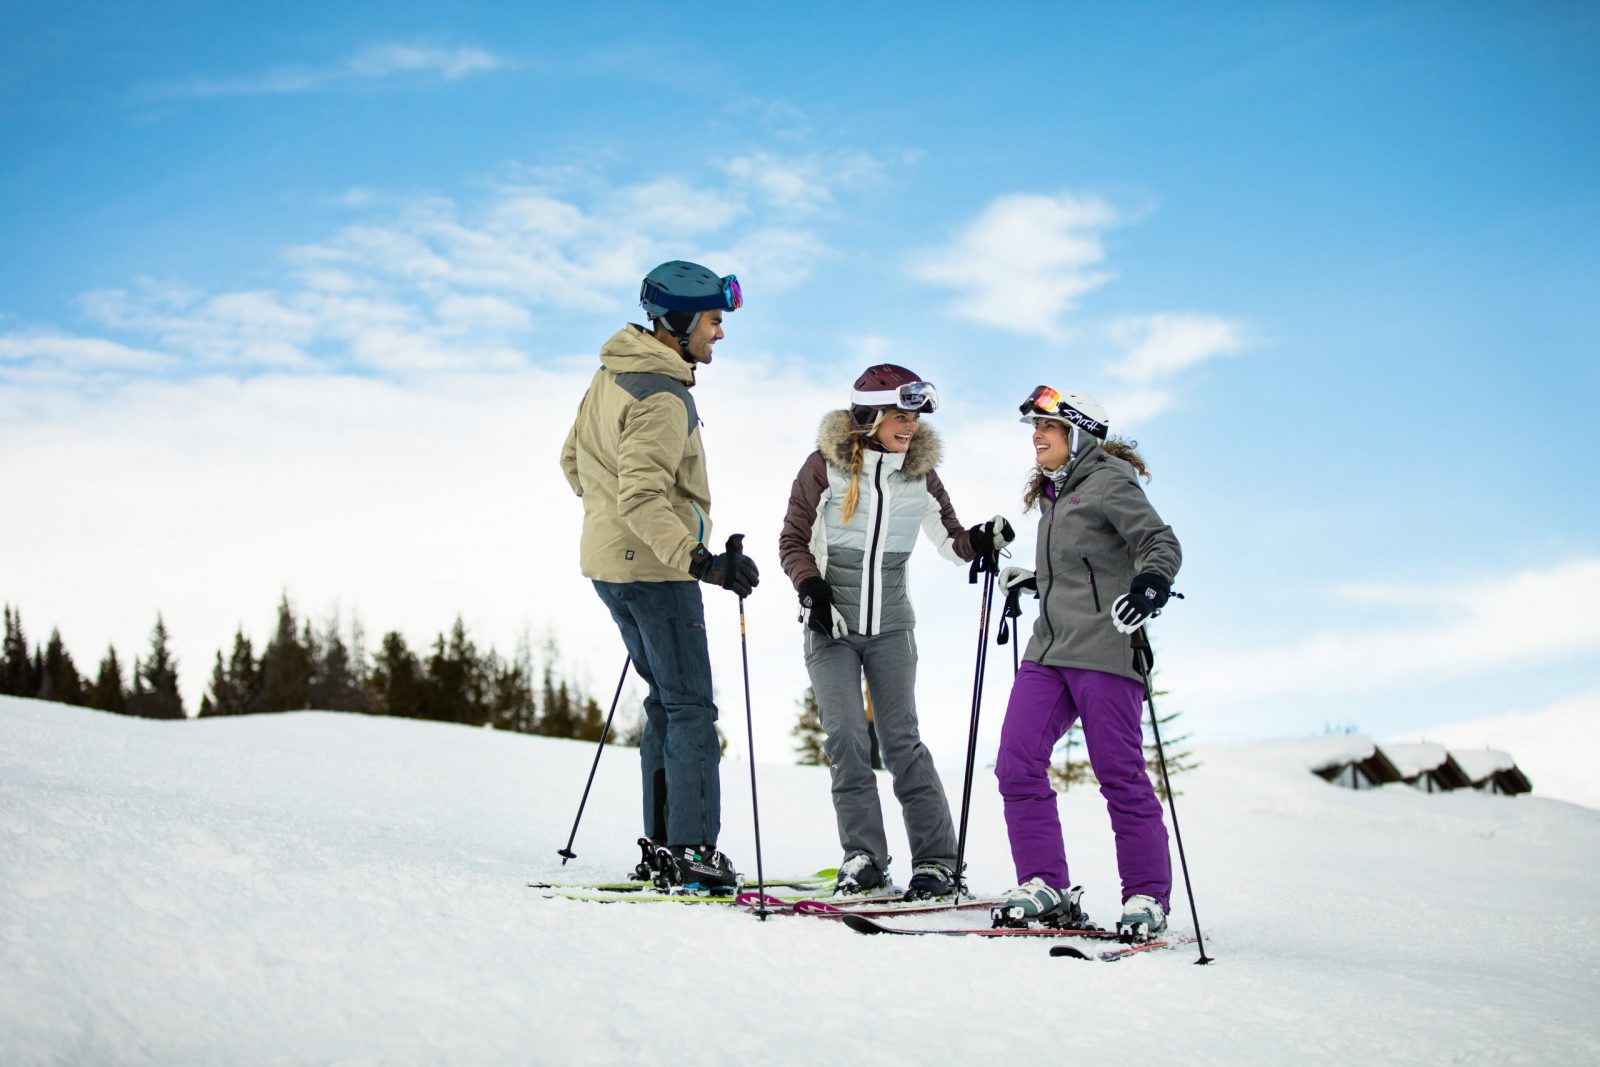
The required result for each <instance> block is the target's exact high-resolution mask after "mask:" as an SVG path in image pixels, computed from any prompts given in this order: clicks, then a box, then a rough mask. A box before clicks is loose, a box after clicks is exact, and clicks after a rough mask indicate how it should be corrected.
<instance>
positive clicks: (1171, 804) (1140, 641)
mask: <svg viewBox="0 0 1600 1067" xmlns="http://www.w3.org/2000/svg"><path fill="white" fill-rule="evenodd" d="M1155 662H1156V659H1155V653H1154V652H1153V651H1151V649H1150V638H1149V637H1148V636H1147V635H1146V634H1145V632H1144V627H1142V626H1141V627H1140V628H1139V629H1137V630H1135V631H1133V665H1134V667H1135V668H1137V669H1138V671H1139V674H1140V676H1141V677H1143V678H1144V698H1145V700H1146V701H1148V702H1149V704H1150V731H1151V733H1153V734H1154V735H1155V739H1156V757H1157V759H1158V760H1159V762H1160V764H1161V787H1162V788H1163V789H1165V790H1166V791H1167V809H1168V810H1169V811H1171V812H1172V836H1173V837H1174V838H1176V839H1177V842H1178V864H1179V865H1180V866H1181V867H1182V868H1183V889H1184V892H1186V893H1187V894H1188V895H1189V918H1191V919H1192V920H1194V939H1195V941H1196V943H1198V944H1199V946H1200V958H1199V959H1197V960H1195V963H1197V964H1207V963H1210V962H1211V957H1210V956H1207V955H1206V941H1205V938H1204V937H1203V936H1202V935H1201V933H1200V916H1199V914H1198V913H1197V912H1196V911H1195V907H1194V886H1193V885H1191V884H1190V882H1189V861H1188V859H1186V858H1185V857H1184V854H1183V831H1181V830H1179V829H1178V800H1177V798H1176V797H1174V796H1173V795H1172V782H1171V780H1170V779H1168V778H1167V754H1166V752H1165V751H1163V750H1162V748H1161V723H1160V722H1159V721H1158V720H1157V718H1156V697H1155V691H1154V689H1152V688H1151V685H1150V671H1151V669H1152V668H1153V667H1154V666H1155Z"/></svg>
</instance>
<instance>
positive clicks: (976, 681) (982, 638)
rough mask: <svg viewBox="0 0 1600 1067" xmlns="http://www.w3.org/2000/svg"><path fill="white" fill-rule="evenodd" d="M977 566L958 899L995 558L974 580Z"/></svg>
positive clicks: (962, 883) (958, 847)
mask: <svg viewBox="0 0 1600 1067" xmlns="http://www.w3.org/2000/svg"><path fill="white" fill-rule="evenodd" d="M978 569H982V570H983V572H984V575H983V604H982V606H981V608H980V610H979V612H978V662H977V666H976V668H975V669H974V671H973V678H972V721H971V723H970V724H969V725H968V727H967V774H966V778H965V779H964V780H963V782H962V784H961V832H960V834H959V835H958V836H957V839H956V899H957V900H960V899H961V890H962V888H963V887H964V886H965V884H966V882H965V878H964V869H965V866H966V859H967V812H968V810H969V808H970V807H971V804H972V766H973V763H974V762H975V761H976V760H977V757H978V709H979V707H980V706H982V704H983V669H984V666H985V665H986V663H987V660H988V658H989V605H990V602H991V601H992V600H993V599H994V574H995V571H996V570H997V569H998V560H996V561H994V565H993V566H989V567H984V568H979V567H978V566H977V561H974V572H973V574H972V575H971V578H972V580H973V581H976V580H977V573H976V571H977V570H978Z"/></svg>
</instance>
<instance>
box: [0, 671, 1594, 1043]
mask: <svg viewBox="0 0 1600 1067" xmlns="http://www.w3.org/2000/svg"><path fill="white" fill-rule="evenodd" d="M724 725H725V726H726V727H728V732H729V734H730V737H731V738H732V739H733V741H732V744H731V745H730V757H729V759H728V761H727V762H726V763H724V765H723V769H722V782H723V795H724V804H723V811H724V822H725V826H724V833H723V839H722V845H723V846H724V848H725V850H726V851H727V852H728V853H729V854H730V855H731V856H732V857H733V859H734V860H735V862H736V863H737V864H738V865H739V866H740V868H741V869H742V870H744V871H746V872H747V873H748V874H750V875H752V876H753V875H754V872H755V846H754V840H753V836H752V832H751V810H750V807H751V806H750V774H749V764H748V763H747V762H745V761H744V760H742V759H740V758H738V757H737V756H736V755H734V754H735V753H738V752H740V750H741V748H742V742H743V736H742V735H743V730H742V729H738V728H737V726H742V724H735V723H732V722H729V723H725V724H724ZM593 751H594V750H593V746H591V745H587V744H580V743H576V742H566V741H554V740H548V739H543V738H535V737H527V736H518V735H508V734H502V733H493V732H488V731H483V730H473V729H467V728H463V727H453V726H448V725H442V724H437V723H425V722H412V721H404V720H395V719H376V718H366V717H361V716H355V715H341V714H332V713H317V712H307V713H300V714H292V715H266V716H256V717H249V718H239V719H221V720H204V721H194V722H153V721H145V720H136V719H126V718H119V717H115V716H111V715H105V714H101V713H98V712H93V711H86V710H83V709H79V708H71V707H66V706H63V705H56V704H45V703H39V702H34V701H25V700H16V699H11V698H0V899H3V901H4V908H3V914H0V1063H5V1064H8V1065H21V1064H41V1063H52V1064H53V1063H82V1064H108V1063H116V1064H215V1063H229V1064H254V1063H336V1064H380V1063H406V1064H415V1063H422V1064H428V1063H452V1064H455V1063H474V1064H493V1063H533V1064H633V1063H640V1062H672V1063H678V1062H682V1063H693V1064H741V1065H750V1064H762V1065H778V1064H811V1063H815V1064H839V1063H857V1062H860V1063H872V1064H874V1065H875V1067H886V1065H900V1064H906V1065H917V1067H923V1065H927V1064H945V1063H952V1064H957V1063H973V1064H977V1063H1045V1062H1068V1061H1075V1062H1080V1063H1081V1062H1089V1063H1141V1064H1149V1063H1218V1064H1221V1063H1228V1064H1240V1063H1244V1064H1279V1063H1285V1062H1300V1063H1342V1064H1347V1063H1378V1062H1381V1063H1419V1064H1437V1063H1483V1064H1502V1063H1508V1062H1509V1063H1549V1064H1576V1063H1596V1062H1600V1023H1597V1021H1596V1013H1595V1011H1594V1005H1595V1004H1596V1003H1600V921H1597V920H1596V918H1595V917H1594V916H1595V912H1594V909H1593V908H1592V907H1591V906H1590V905H1591V902H1592V901H1593V900H1594V899H1595V898H1596V895H1597V890H1600V812H1596V811H1594V810H1592V809H1589V808H1584V807H1579V806H1577V805H1573V804H1568V803H1563V802H1561V801H1554V800H1547V799H1543V798H1540V797H1538V796H1524V797H1515V798H1508V797H1500V796H1489V795H1484V794H1480V793H1474V792H1465V791H1463V792H1457V793H1447V794H1431V795H1429V794H1424V793H1420V792H1418V791H1416V790H1414V789H1410V788H1408V787H1405V786H1390V787H1385V788H1382V789H1376V790H1368V791H1361V792H1355V791H1351V790H1347V789H1341V788H1338V787H1336V786H1332V785H1329V784H1328V783H1326V782H1323V781H1322V780H1320V779H1318V778H1316V777H1315V776H1313V775H1311V774H1310V773H1308V772H1307V770H1306V768H1307V767H1308V766H1309V765H1311V764H1313V763H1316V762H1317V761H1318V759H1319V758H1320V756H1321V742H1320V739H1307V740H1306V741H1304V742H1272V743H1257V744H1249V745H1240V746H1233V747H1226V748H1202V749H1198V750H1196V752H1195V756H1196V757H1197V758H1198V759H1199V761H1200V763H1201V766H1200V767H1199V769H1197V770H1194V771H1192V772H1190V773H1188V774H1186V775H1184V776H1183V777H1182V778H1181V779H1179V780H1178V783H1179V785H1180V787H1181V789H1182V794H1181V795H1180V796H1179V798H1178V816H1179V819H1180V825H1181V828H1182V831H1183V835H1184V844H1185V846H1186V848H1187V853H1188V860H1189V869H1190V873H1191V874H1192V876H1193V878H1194V895H1195V903H1196V905H1197V909H1198V913H1199V918H1200V921H1201V925H1202V928H1203V930H1204V933H1205V935H1206V937H1207V942H1208V947H1209V951H1210V953H1211V955H1213V956H1214V957H1215V963H1214V964H1213V965H1211V966H1209V967H1197V966H1194V965H1193V963H1194V961H1195V958H1196V955H1197V953H1196V951H1195V949H1194V948H1193V947H1192V946H1188V947H1184V948H1179V949H1176V950H1173V951H1168V952H1156V953H1147V954H1144V955H1141V956H1138V957H1135V958H1133V959H1128V960H1124V961H1121V962H1118V963H1115V964H1105V963H1098V962H1080V961H1074V960H1068V959H1058V958H1052V957H1051V956H1050V955H1049V954H1048V952H1047V949H1046V947H1045V945H1044V944H1040V943H1037V942H1031V941H1030V942H1015V941H1004V942H1002V941H993V940H987V939H979V938H966V939H960V938H884V937H879V938H867V937H863V936H861V935H859V934H856V933H853V932H851V931H850V930H848V929H845V928H843V927H842V926H838V925H835V924H832V923H829V922H826V921H824V920H818V919H807V918H783V917H774V918H772V919H770V920H769V921H767V922H764V923H763V922H760V921H758V920H757V919H756V918H754V917H753V916H751V915H748V914H742V913H740V912H738V911H735V910H734V909H732V908H731V907H728V906H724V905H704V906H694V907H690V906H684V905H678V904H653V905H652V904H593V903H581V902H576V901H570V900H560V899H546V898H545V897H543V896H541V895H540V893H539V892H538V891H536V890H533V889H529V888H527V887H526V885H525V883H526V882H528V881H529V880H530V879H536V878H545V879H549V878H568V879H577V878H611V877H615V876H617V875H619V874H621V873H623V872H624V871H625V870H626V869H628V868H629V867H630V866H631V865H632V863H633V862H634V859H635V851H636V850H635V848H634V845H633V841H634V838H635V837H636V836H637V833H638V812H639V785H638V763H637V754H636V753H635V752H634V751H632V750H628V749H608V750H607V751H606V752H605V754H604V757H603V758H602V759H601V761H600V768H599V774H598V777H597V779H596V782H595V785H594V790H593V792H592V794H591V796H590V798H589V804H588V810H587V812H586V813H585V815H584V818H583V823H582V825H581V827H580V828H579V832H578V836H577V841H576V844H575V849H576V851H577V853H578V858H577V860H575V861H574V862H572V863H570V864H569V865H567V866H566V867H565V868H563V867H561V865H560V861H559V858H558V857H557V855H556V849H557V848H559V847H561V846H562V845H564V844H565V843H566V840H567V835H568V833H569V831H570V829H571V826H572V819H573V815H574V813H575V810H576V807H577V800H578V797H579V795H580V793H581V792H582V789H583V783H584V778H585V775H586V774H587V772H588V769H589V764H590V760H591V758H592V756H593ZM939 755H940V757H941V759H942V761H943V762H944V763H945V782H946V788H947V790H948V791H949V794H950V796H951V797H952V799H956V798H959V797H960V795H961V786H962V767H961V758H962V757H961V754H960V753H940V754H939ZM758 756H762V757H764V759H765V760H770V761H771V762H758V764H757V771H758V776H759V782H758V785H759V790H760V793H759V796H760V805H761V807H760V814H761V830H762V849H763V860H764V867H765V870H766V872H767V873H768V874H769V875H771V874H795V873H801V872H809V871H812V870H815V869H817V868H819V867H823V866H831V865H833V864H835V863H837V861H838V859H839V856H838V854H837V846H836V842H835V838H834V828H833V815H832V809H831V807H830V805H829V802H828V772H827V771H826V770H824V769H820V768H801V767H794V766H788V765H785V764H784V762H783V761H784V760H785V759H786V758H787V753H777V752H774V753H767V754H761V753H758ZM975 781H976V787H975V791H974V799H973V803H972V816H971V829H970V833H971V841H970V845H969V855H968V858H969V860H970V871H971V876H972V880H973V883H974V885H975V887H976V888H977V889H979V890H980V891H991V892H992V891H997V890H1003V889H1005V888H1008V887H1009V886H1010V885H1011V884H1012V883H1013V882H1014V880H1015V878H1014V872H1013V871H1012V870H1011V868H1010V863H1009V852H1008V850H1007V846H1006V843H1005V831H1004V825H1003V822H1002V819H1001V811H1000V801H999V797H998V796H997V794H996V791H995V787H994V779H993V774H992V772H990V771H989V770H988V769H986V768H982V767H980V768H979V770H978V773H977V775H976V779H975ZM882 792H883V794H884V797H885V799H886V800H887V801H888V802H889V804H890V806H891V809H892V808H893V800H892V795H891V794H890V791H889V783H888V781H887V780H884V781H883V782H882ZM1062 812H1063V816H1064V820H1065V827H1066V834H1067V837H1068V840H1069V857H1070V858H1071V860H1072V870H1073V876H1074V880H1075V881H1077V882H1080V883H1082V884H1083V885H1084V886H1085V887H1086V888H1087V894H1086V896H1085V900H1084V902H1085V905H1086V906H1087V908H1088V910H1089V912H1090V914H1091V916H1092V917H1094V918H1097V919H1099V920H1101V921H1106V922H1109V921H1112V920H1114V919H1115V918H1116V913H1117V911H1118V907H1117V905H1118V900H1119V892H1118V885H1117V881H1116V873H1115V864H1114V856H1113V851H1112V842H1111V837H1110V833H1109V829H1108V824H1107V820H1106V815H1105V811H1104V805H1103V804H1102V802H1101V801H1100V798H1099V796H1098V794H1097V793H1095V792H1094V791H1093V790H1090V789H1082V790H1074V791H1073V792H1072V793H1069V794H1068V795H1066V796H1065V797H1063V799H1062ZM889 824H890V826H891V841H892V847H893V848H894V849H895V857H896V859H895V863H894V873H895V874H896V875H898V876H899V877H900V878H901V879H904V878H905V877H907V876H908V875H909V870H910V863H909V860H910V857H909V854H908V853H907V851H906V849H905V843H904V837H903V833H902V831H901V830H900V829H899V826H898V816H897V814H896V813H895V812H894V811H893V810H891V813H890V818H889ZM1174 867H1175V868H1176V859H1175V862H1174ZM1182 884H1183V883H1182V880H1181V877H1180V878H1179V881H1178V883H1177V888H1176V890H1175V895H1174V903H1175V911H1176V914H1175V915H1174V926H1175V927H1176V928H1177V929H1178V931H1180V932H1189V931H1192V929H1193V921H1192V919H1191V917H1190V911H1189V905H1188V902H1187V900H1186V898H1185V897H1184V895H1183V889H1182Z"/></svg>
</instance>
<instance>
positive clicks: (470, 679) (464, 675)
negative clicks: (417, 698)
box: [428, 615, 489, 726]
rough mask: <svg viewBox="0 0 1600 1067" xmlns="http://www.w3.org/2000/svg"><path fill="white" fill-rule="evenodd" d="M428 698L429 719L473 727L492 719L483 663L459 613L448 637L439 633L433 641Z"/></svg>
mask: <svg viewBox="0 0 1600 1067" xmlns="http://www.w3.org/2000/svg"><path fill="white" fill-rule="evenodd" d="M428 698H429V699H428V705H429V707H428V711H429V715H428V717H429V718H433V719H440V720H443V721H444V722H458V723H464V724H467V725H470V726H481V725H483V724H484V723H486V722H488V721H489V701H488V693H487V686H486V684H485V678H484V670H483V664H482V662H481V661H480V660H479V659H478V650H477V648H476V646H474V645H473V643H472V641H471V639H469V638H468V637H467V628H466V625H465V624H464V623H463V622H462V621H461V616H459V615H457V616H456V621H455V625H454V626H452V627H451V629H450V637H449V640H448V641H447V640H446V639H445V636H444V635H443V634H440V635H439V638H438V640H437V641H435V642H434V646H433V655H432V656H431V657H429V659H428Z"/></svg>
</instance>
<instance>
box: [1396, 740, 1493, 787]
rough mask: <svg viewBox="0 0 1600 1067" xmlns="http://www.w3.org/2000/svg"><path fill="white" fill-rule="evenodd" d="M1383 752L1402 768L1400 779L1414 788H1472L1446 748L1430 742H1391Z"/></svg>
mask: <svg viewBox="0 0 1600 1067" xmlns="http://www.w3.org/2000/svg"><path fill="white" fill-rule="evenodd" d="M1383 751H1384V753H1385V754H1386V755H1387V756H1388V757H1389V759H1390V761H1391V762H1393V763H1394V765H1395V767H1396V768H1398V769H1399V771H1400V780H1401V781H1403V782H1405V783H1406V784H1407V785H1409V786H1411V787H1412V788H1413V789H1420V790H1421V791H1422V792H1424V793H1448V792H1450V791H1451V790H1452V789H1470V788H1471V787H1472V778H1471V777H1470V776H1469V775H1468V774H1467V772H1466V771H1465V770H1463V769H1462V767H1461V764H1459V763H1457V762H1456V760H1455V758H1454V757H1453V756H1452V755H1451V754H1450V750H1449V749H1447V748H1445V747H1444V746H1443V745H1435V744H1430V743H1429V742H1427V741H1418V742H1412V743H1407V744H1402V743H1390V744H1386V745H1384V746H1383Z"/></svg>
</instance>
